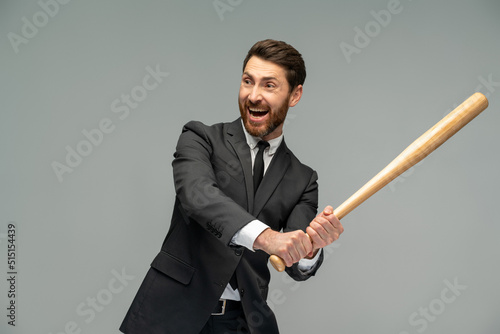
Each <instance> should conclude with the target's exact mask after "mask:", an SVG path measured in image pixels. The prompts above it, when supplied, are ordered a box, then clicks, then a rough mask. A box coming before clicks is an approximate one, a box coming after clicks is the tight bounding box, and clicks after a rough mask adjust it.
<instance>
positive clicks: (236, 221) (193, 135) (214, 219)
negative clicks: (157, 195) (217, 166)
mask: <svg viewBox="0 0 500 334" xmlns="http://www.w3.org/2000/svg"><path fill="white" fill-rule="evenodd" d="M206 130H207V127H206V126H205V125H203V124H202V123H200V122H189V123H188V124H186V125H185V126H184V128H183V131H182V134H181V136H180V138H179V141H178V143H177V147H176V152H175V153H174V161H173V162H172V166H173V173H174V185H175V191H176V194H177V197H178V198H179V200H180V203H181V205H182V207H183V209H184V211H185V212H186V214H187V216H188V218H189V219H190V223H191V222H193V223H197V224H199V225H201V227H202V228H204V229H206V230H207V231H209V232H210V233H212V234H213V235H214V236H215V237H217V238H218V239H219V240H220V241H221V242H223V243H224V244H226V245H229V244H230V241H231V238H232V237H233V235H234V234H235V233H236V232H237V231H238V230H239V229H240V228H241V227H243V226H245V225H246V224H247V223H249V222H250V221H252V220H254V219H255V218H254V217H253V216H252V215H251V214H249V213H248V212H247V211H246V210H245V209H244V208H242V207H241V206H240V205H239V204H237V203H236V202H234V201H233V200H232V199H231V198H229V197H228V196H226V195H225V194H224V193H223V192H222V191H221V189H220V187H219V185H218V184H217V179H216V176H215V173H214V170H213V167H212V163H211V159H210V157H211V155H212V154H213V145H215V144H214V143H212V142H211V139H212V138H210V136H209V135H207V131H206ZM218 144H222V143H218Z"/></svg>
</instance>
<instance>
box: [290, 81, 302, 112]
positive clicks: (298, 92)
mask: <svg viewBox="0 0 500 334" xmlns="http://www.w3.org/2000/svg"><path fill="white" fill-rule="evenodd" d="M301 97H302V85H298V86H297V87H295V88H294V89H293V91H292V93H291V94H290V102H289V103H288V106H289V107H294V106H295V105H296V104H297V103H299V101H300V98H301Z"/></svg>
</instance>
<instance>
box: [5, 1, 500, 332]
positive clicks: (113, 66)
mask: <svg viewBox="0 0 500 334" xmlns="http://www.w3.org/2000/svg"><path fill="white" fill-rule="evenodd" d="M0 32H1V34H0V36H1V40H0V43H1V47H0V59H1V61H0V71H1V76H0V96H1V108H0V161H1V164H0V175H1V178H0V181H1V184H0V256H1V257H0V269H1V270H2V271H1V274H0V278H1V279H0V303H1V308H0V309H1V310H3V311H1V312H0V313H1V314H0V332H2V333H6V334H7V333H23V334H24V333H42V334H49V333H52V334H56V333H57V334H59V333H98V334H101V333H118V327H119V325H120V323H121V321H122V319H123V317H124V315H125V312H126V311H127V309H128V307H129V305H130V303H131V301H132V298H133V297H134V295H135V293H136V291H137V289H138V287H139V285H140V283H141V281H142V279H143V277H144V275H145V273H146V271H147V269H148V267H149V264H150V262H151V260H152V259H153V258H154V256H155V255H156V253H157V252H158V251H159V249H160V246H161V243H162V241H163V238H164V236H165V234H166V232H167V230H168V227H169V220H170V216H171V209H172V205H173V201H174V190H173V184H172V170H171V161H172V154H173V152H174V148H175V143H176V141H177V138H178V136H179V134H180V131H181V128H182V126H183V125H184V124H185V123H186V122H188V121H190V120H193V119H194V120H200V121H203V122H205V123H207V124H213V123H217V122H221V121H232V120H234V119H236V117H238V115H239V112H238V108H237V93H238V89H239V81H240V76H241V66H242V61H243V58H244V56H245V55H246V52H247V51H248V49H249V48H250V47H251V45H253V43H255V42H256V41H258V40H262V39H266V38H273V39H279V40H284V41H286V42H288V43H290V44H292V45H293V46H295V47H296V48H297V49H298V50H299V51H300V52H301V53H302V55H303V57H304V59H305V62H306V66H307V79H306V82H305V85H304V94H303V98H302V100H301V101H300V103H299V104H298V105H297V106H296V107H294V108H291V109H290V111H289V115H288V119H287V121H286V125H285V138H286V141H287V144H288V146H289V147H290V148H291V149H292V150H293V152H294V153H295V154H296V155H297V156H298V157H299V158H300V159H301V160H302V161H303V162H304V163H306V164H308V165H310V166H311V167H313V168H314V169H315V170H317V172H318V174H319V185H320V207H321V208H323V207H324V206H325V205H327V204H331V205H332V206H334V207H336V206H338V205H340V204H341V203H342V202H343V201H344V200H345V199H347V198H348V197H349V196H350V195H351V194H352V193H354V192H355V191H356V190H357V189H358V188H359V187H360V186H362V185H363V184H364V183H365V182H366V181H368V180H369V179H370V178H371V177H372V176H373V175H375V174H376V173H377V172H378V171H379V170H380V169H382V168H383V167H384V166H385V165H387V164H388V163H389V162H390V161H391V160H392V159H393V158H394V157H396V156H397V155H398V154H399V153H400V152H401V151H402V150H403V149H404V148H405V147H406V146H407V145H409V144H410V143H411V142H412V141H413V140H414V139H416V138H417V137H418V136H419V135H420V134H422V133H423V132H424V131H426V130H427V129H428V128H430V127H431V126H432V125H433V124H435V123H436V122H437V121H439V120H440V119H441V118H442V117H443V116H444V115H445V114H446V113H448V112H449V111H451V110H452V109H453V108H455V107H456V106H457V105H458V104H460V103H461V102H462V101H463V100H465V99H466V98H467V97H469V96H470V95H471V94H473V93H474V92H476V91H480V92H482V93H483V94H485V95H486V96H487V97H488V99H489V101H490V106H489V108H488V109H487V110H486V111H485V112H484V113H483V114H481V115H480V116H478V117H477V118H476V119H475V120H473V121H472V122H471V123H470V124H469V125H468V126H466V127H465V128H464V129H463V130H462V131H460V132H459V133H458V134H457V135H456V136H455V137H453V138H451V139H450V140H449V141H448V142H447V143H445V144H444V145H443V146H442V147H441V148H439V149H438V150H437V151H436V152H434V153H432V154H431V155H430V156H429V157H428V158H427V159H425V160H424V161H423V162H422V163H420V164H419V165H417V166H415V167H413V168H412V169H410V170H409V171H408V172H406V173H405V174H403V175H402V176H400V177H399V178H398V179H396V180H395V181H393V182H392V183H391V184H390V185H388V186H387V187H386V188H384V189H382V190H381V191H380V192H378V193H377V194H376V195H374V196H373V197H372V198H370V199H369V200H368V201H366V202H365V203H364V204H362V205H361V206H360V207H359V208H358V209H356V210H355V211H353V212H352V213H351V214H349V215H348V216H347V217H345V218H344V219H343V220H342V223H343V225H344V227H345V232H344V234H343V235H342V236H341V238H340V239H339V240H338V241H337V242H335V243H334V244H332V245H331V246H329V247H328V248H327V249H326V250H325V251H326V255H327V257H326V260H325V262H324V264H323V267H322V269H321V270H320V271H319V273H318V274H317V276H316V277H314V278H312V279H311V280H309V281H307V282H304V283H300V284H299V283H296V282H293V281H290V279H288V278H287V276H286V275H285V274H281V273H276V272H274V271H273V273H272V275H273V281H272V284H271V289H270V297H269V300H270V303H271V304H272V307H273V308H274V310H275V312H276V315H277V318H278V322H279V324H280V328H281V331H282V333H287V334H288V333H290V334H294V333H305V332H314V333H337V334H365V333H380V334H414V333H429V334H430V333H455V334H468V333H484V334H491V333H499V332H500V319H499V317H498V315H499V311H500V289H499V286H498V282H500V264H499V256H500V246H499V243H498V236H499V235H500V224H499V223H500V221H499V218H500V213H499V210H498V207H499V195H498V188H499V187H500V178H499V174H498V173H499V170H500V157H499V143H500V131H499V130H498V126H499V124H500V114H499V110H498V105H499V103H500V67H499V65H500V62H499V59H500V58H499V54H500V40H499V37H498V36H499V33H500V2H499V1H497V0H477V1H465V0H442V1H430V0H427V1H426V0H413V1H412V0H401V1H396V0H376V1H374V0H370V1H368V0H364V1H326V0H325V1H319V0H317V1H296V0H293V1H292V0H288V1H284V0H282V1H250V0H216V1H212V0H205V1H151V0H146V1H130V0H126V1H123V0H122V1H118V0H109V1H95V0H94V1H92V0H91V1H63V0H60V2H56V0H40V1H34V0H29V1H22V2H20V1H13V0H10V1H9V0H3V1H2V2H1V3H0ZM150 73H156V74H155V76H151V74H150ZM148 75H149V76H148ZM145 78H146V80H145ZM89 138H92V139H89ZM71 152H73V153H71ZM75 152H76V153H75ZM76 155H78V157H79V158H78V157H76ZM9 223H11V224H15V225H16V246H17V248H16V261H17V262H16V270H17V276H16V285H15V289H16V299H15V302H16V326H15V327H13V326H10V325H8V323H7V321H8V320H9V319H8V317H7V315H8V313H9V312H10V311H9V310H7V307H8V303H10V301H11V300H12V298H9V297H8V290H9V289H10V286H9V283H8V282H7V278H8V277H7V276H8V275H7V272H8V268H7V246H8V245H9V242H8V238H7V229H8V224H9ZM172 302H173V303H175V301H172Z"/></svg>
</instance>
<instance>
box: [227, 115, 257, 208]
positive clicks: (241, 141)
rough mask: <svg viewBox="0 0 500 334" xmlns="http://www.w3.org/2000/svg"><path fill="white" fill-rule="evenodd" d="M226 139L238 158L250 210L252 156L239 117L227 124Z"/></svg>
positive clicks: (251, 197)
mask: <svg viewBox="0 0 500 334" xmlns="http://www.w3.org/2000/svg"><path fill="white" fill-rule="evenodd" d="M227 141H228V142H229V144H230V145H231V146H232V148H233V150H234V152H235V153H236V155H237V156H238V159H239V160H240V163H241V167H242V169H243V175H244V178H245V187H246V192H247V201H248V212H252V211H253V206H254V196H253V176H252V157H251V156H250V147H248V144H247V141H246V138H245V134H244V133H243V128H242V125H241V120H240V118H238V119H237V120H236V121H234V122H233V123H231V124H230V125H229V127H228V129H227Z"/></svg>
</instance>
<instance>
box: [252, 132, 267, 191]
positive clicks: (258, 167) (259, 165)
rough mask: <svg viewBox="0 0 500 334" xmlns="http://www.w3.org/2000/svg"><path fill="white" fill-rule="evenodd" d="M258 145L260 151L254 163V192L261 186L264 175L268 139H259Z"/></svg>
mask: <svg viewBox="0 0 500 334" xmlns="http://www.w3.org/2000/svg"><path fill="white" fill-rule="evenodd" d="M257 147H258V148H259V152H257V155H256V156H255V161H254V163H253V191H254V194H255V193H256V192H257V188H259V184H260V181H262V178H263V177H264V150H265V149H266V148H267V147H269V143H268V142H267V141H263V140H261V141H259V142H258V143H257Z"/></svg>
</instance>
